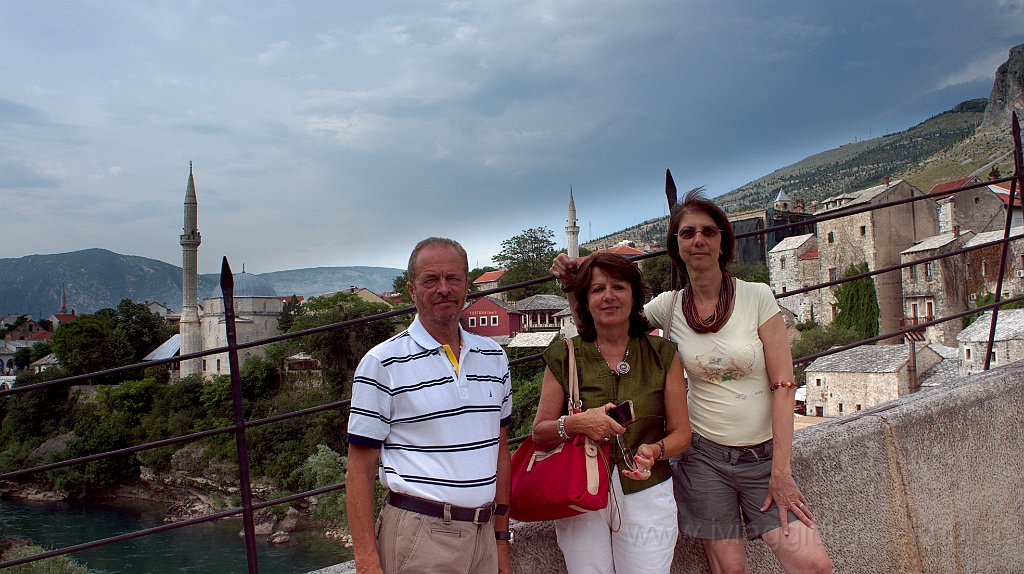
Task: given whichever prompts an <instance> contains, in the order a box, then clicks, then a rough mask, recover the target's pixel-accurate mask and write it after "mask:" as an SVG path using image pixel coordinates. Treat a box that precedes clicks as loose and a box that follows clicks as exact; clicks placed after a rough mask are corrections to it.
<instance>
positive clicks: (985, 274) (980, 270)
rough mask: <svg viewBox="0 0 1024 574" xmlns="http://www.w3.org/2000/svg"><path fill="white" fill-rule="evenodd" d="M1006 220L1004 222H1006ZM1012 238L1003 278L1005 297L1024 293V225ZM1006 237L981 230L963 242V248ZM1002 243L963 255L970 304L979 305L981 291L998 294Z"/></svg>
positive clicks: (1017, 229)
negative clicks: (997, 285)
mask: <svg viewBox="0 0 1024 574" xmlns="http://www.w3.org/2000/svg"><path fill="white" fill-rule="evenodd" d="M1004 223H1005V222H1004ZM1010 237H1011V238H1016V239H1014V240H1013V241H1011V242H1010V250H1009V251H1008V252H1007V254H1006V273H1005V276H1004V277H1003V294H1002V297H1003V298H1004V299H1007V298H1009V297H1015V296H1017V295H1022V294H1024V239H1022V237H1024V227H1014V228H1013V229H1011V230H1010ZM1002 238H1003V231H1002V230H997V231H989V232H986V233H979V234H977V235H975V236H974V237H972V238H971V239H970V240H968V241H966V242H965V243H964V247H974V246H976V245H982V244H985V243H992V242H994V241H999V240H1000V239H1002ZM1002 250H1003V246H1002V245H1001V244H995V245H990V246H988V247H982V248H980V249H976V250H974V251H969V252H967V253H965V254H964V256H965V261H966V263H965V265H964V279H965V281H966V284H967V285H966V289H967V298H968V305H969V306H970V307H976V306H977V298H978V296H979V295H980V294H984V293H995V291H996V284H997V281H998V280H999V264H1000V261H1001V258H1002Z"/></svg>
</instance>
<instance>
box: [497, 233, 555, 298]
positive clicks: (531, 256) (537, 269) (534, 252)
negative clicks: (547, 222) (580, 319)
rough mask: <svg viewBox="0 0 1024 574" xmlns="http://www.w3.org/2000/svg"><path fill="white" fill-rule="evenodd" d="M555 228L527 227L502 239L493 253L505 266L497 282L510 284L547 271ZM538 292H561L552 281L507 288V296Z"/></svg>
mask: <svg viewBox="0 0 1024 574" xmlns="http://www.w3.org/2000/svg"><path fill="white" fill-rule="evenodd" d="M554 236H555V234H554V232H553V231H551V230H549V229H547V228H546V227H536V228H533V229H526V230H524V231H523V232H522V233H521V234H519V235H516V236H515V237H512V238H511V239H506V240H504V241H502V242H501V252H500V253H498V254H497V255H495V256H494V257H492V259H493V260H494V262H495V263H497V264H498V265H500V266H501V267H504V268H506V269H508V271H506V272H505V274H504V275H502V276H501V279H500V280H499V282H498V283H499V284H500V285H502V286H505V285H512V284H513V283H519V282H522V281H527V280H529V279H536V278H538V277H543V276H545V275H549V269H550V267H551V261H552V260H553V259H554V258H555V242H554V241H552V238H553V237H554ZM539 293H556V294H560V293H561V290H560V289H559V288H558V286H557V285H556V284H555V282H554V281H549V282H547V283H540V284H537V285H531V286H529V287H521V288H518V289H513V290H511V291H509V292H508V297H509V300H512V301H515V300H519V299H524V298H526V297H529V296H531V295H537V294H539Z"/></svg>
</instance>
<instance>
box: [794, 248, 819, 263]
mask: <svg viewBox="0 0 1024 574" xmlns="http://www.w3.org/2000/svg"><path fill="white" fill-rule="evenodd" d="M817 258H818V246H817V245H815V246H814V247H811V248H810V249H808V250H807V253H804V254H803V255H801V256H800V257H797V259H799V260H800V261H803V260H805V259H817Z"/></svg>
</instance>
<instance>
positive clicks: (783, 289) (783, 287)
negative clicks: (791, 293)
mask: <svg viewBox="0 0 1024 574" xmlns="http://www.w3.org/2000/svg"><path fill="white" fill-rule="evenodd" d="M782 292H783V293H785V292H786V286H785V285H783V286H782Z"/></svg>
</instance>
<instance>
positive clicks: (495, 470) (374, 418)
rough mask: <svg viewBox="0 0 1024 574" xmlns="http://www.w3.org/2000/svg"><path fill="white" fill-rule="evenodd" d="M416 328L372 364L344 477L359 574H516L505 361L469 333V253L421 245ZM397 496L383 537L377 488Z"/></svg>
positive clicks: (415, 267)
mask: <svg viewBox="0 0 1024 574" xmlns="http://www.w3.org/2000/svg"><path fill="white" fill-rule="evenodd" d="M408 274H409V283H408V288H409V295H410V296H411V297H412V300H413V302H414V303H415V304H416V311H417V314H416V319H415V320H414V321H413V323H412V325H411V326H410V327H409V328H408V329H406V330H405V331H403V332H401V333H399V334H398V335H395V336H394V337H392V338H391V339H389V340H387V341H385V342H383V343H381V344H380V345H377V346H376V347H374V348H373V349H371V350H370V352H368V353H367V354H366V356H365V357H363V359H362V361H360V363H359V367H358V368H357V369H356V374H355V378H354V379H353V384H352V408H351V413H350V415H349V423H348V443H349V449H348V470H347V474H346V488H347V490H348V495H347V507H348V521H349V529H350V530H351V532H352V544H353V548H354V550H355V558H356V571H357V572H360V573H362V572H388V573H391V572H397V571H398V570H401V571H403V572H409V573H414V572H421V573H437V572H451V573H470V572H473V573H476V572H487V573H493V572H497V571H501V572H511V562H510V560H509V554H508V540H509V534H508V518H507V517H506V516H505V513H506V511H507V510H508V499H509V490H510V485H511V481H510V478H509V469H510V466H511V458H510V456H509V451H508V443H507V442H506V436H505V427H506V425H507V424H508V423H509V422H510V421H511V412H512V383H511V380H510V377H509V370H508V359H507V358H506V356H505V353H504V351H502V349H501V347H500V346H498V345H497V344H496V343H494V342H493V341H491V340H490V339H488V338H486V337H480V336H477V335H474V334H472V333H468V332H466V331H464V330H462V328H461V326H460V325H459V316H460V315H461V313H462V308H463V306H464V304H465V302H466V293H467V289H468V287H469V277H468V275H469V261H468V259H467V257H466V251H465V250H464V249H463V248H462V246H461V245H459V244H458V243H457V242H455V241H452V240H451V239H441V238H437V237H432V238H430V239H425V240H423V241H421V242H420V243H419V244H418V245H417V246H416V248H415V249H413V252H412V255H411V256H410V257H409V268H408ZM378 459H379V460H380V463H381V464H380V470H379V478H380V481H381V484H383V485H384V487H385V488H387V489H388V490H389V494H388V499H387V504H386V505H385V506H384V507H383V508H382V509H381V513H380V517H379V518H378V519H377V524H376V531H375V530H374V521H373V502H374V501H373V496H374V480H375V479H376V478H378Z"/></svg>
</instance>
